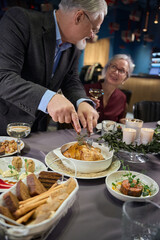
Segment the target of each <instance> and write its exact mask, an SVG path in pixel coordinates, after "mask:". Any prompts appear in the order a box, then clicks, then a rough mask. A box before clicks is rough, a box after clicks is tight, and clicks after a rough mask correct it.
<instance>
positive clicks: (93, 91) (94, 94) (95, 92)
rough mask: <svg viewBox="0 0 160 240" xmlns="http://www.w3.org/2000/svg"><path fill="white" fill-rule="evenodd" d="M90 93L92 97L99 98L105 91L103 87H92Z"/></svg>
mask: <svg viewBox="0 0 160 240" xmlns="http://www.w3.org/2000/svg"><path fill="white" fill-rule="evenodd" d="M89 94H90V95H91V96H92V97H94V98H95V99H98V98H99V97H101V96H102V95H103V94H104V92H103V89H97V88H90V89H89Z"/></svg>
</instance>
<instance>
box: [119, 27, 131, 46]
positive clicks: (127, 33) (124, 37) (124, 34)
mask: <svg viewBox="0 0 160 240" xmlns="http://www.w3.org/2000/svg"><path fill="white" fill-rule="evenodd" d="M121 37H122V40H123V41H124V42H126V43H129V42H133V35H132V32H131V31H130V30H125V31H122V33H121Z"/></svg>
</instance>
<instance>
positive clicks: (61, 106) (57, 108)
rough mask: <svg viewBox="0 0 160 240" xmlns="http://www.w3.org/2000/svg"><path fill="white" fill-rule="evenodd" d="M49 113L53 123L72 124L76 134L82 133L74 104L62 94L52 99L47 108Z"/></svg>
mask: <svg viewBox="0 0 160 240" xmlns="http://www.w3.org/2000/svg"><path fill="white" fill-rule="evenodd" d="M47 111H48V113H49V115H50V116H51V117H52V119H53V121H55V122H60V123H72V124H73V126H74V128H75V130H76V132H78V133H80V131H81V126H80V123H79V120H78V115H77V113H76V111H75V108H74V106H73V104H72V103H71V102H70V101H69V100H68V99H67V98H65V97H64V96H63V95H61V94H56V95H54V96H53V97H52V99H51V100H50V102H49V103H48V106H47Z"/></svg>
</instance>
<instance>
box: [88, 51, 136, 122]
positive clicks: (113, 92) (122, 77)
mask: <svg viewBox="0 0 160 240" xmlns="http://www.w3.org/2000/svg"><path fill="white" fill-rule="evenodd" d="M133 68H134V64H133V62H132V60H131V58H130V57H129V56H127V55H125V54H117V55H115V56H114V57H113V58H112V59H111V60H110V61H109V62H108V63H107V64H106V66H105V67H104V68H103V70H102V79H101V80H99V82H97V83H94V84H86V85H85V90H86V93H87V94H88V96H89V89H90V88H91V87H92V88H97V89H103V92H104V94H103V96H102V97H100V102H99V104H97V102H96V101H95V102H96V104H97V111H98V112H99V119H98V122H102V121H103V120H112V121H115V122H120V121H121V119H122V118H124V117H125V115H126V112H127V102H126V95H125V94H124V93H123V92H122V91H121V90H120V89H119V88H118V87H119V85H121V84H124V83H125V81H126V80H127V78H128V77H129V76H130V74H131V73H132V71H133ZM92 100H94V99H92Z"/></svg>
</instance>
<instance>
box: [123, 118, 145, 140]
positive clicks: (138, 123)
mask: <svg viewBox="0 0 160 240" xmlns="http://www.w3.org/2000/svg"><path fill="white" fill-rule="evenodd" d="M142 126H143V121H142V120H140V119H130V118H128V119H126V128H133V129H135V130H136V140H138V139H139V138H140V131H141V128H142Z"/></svg>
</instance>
